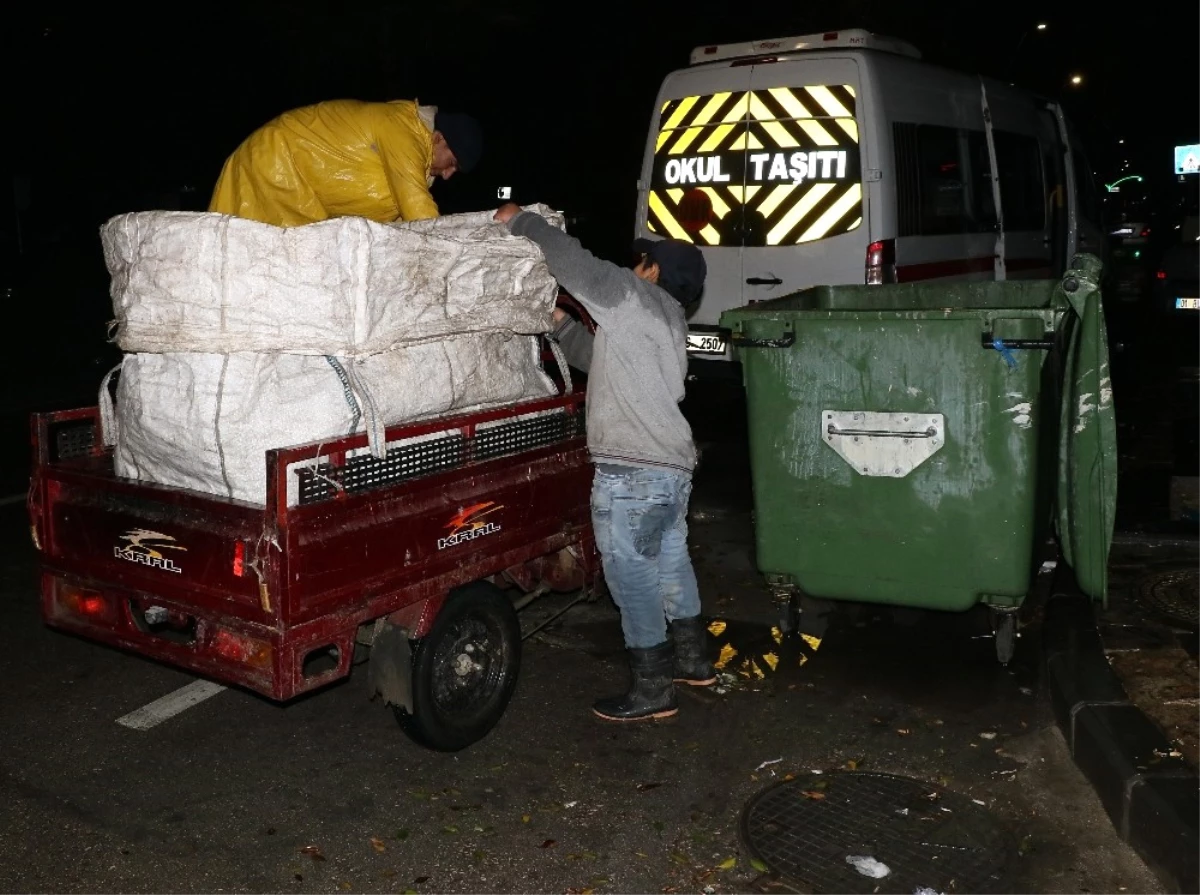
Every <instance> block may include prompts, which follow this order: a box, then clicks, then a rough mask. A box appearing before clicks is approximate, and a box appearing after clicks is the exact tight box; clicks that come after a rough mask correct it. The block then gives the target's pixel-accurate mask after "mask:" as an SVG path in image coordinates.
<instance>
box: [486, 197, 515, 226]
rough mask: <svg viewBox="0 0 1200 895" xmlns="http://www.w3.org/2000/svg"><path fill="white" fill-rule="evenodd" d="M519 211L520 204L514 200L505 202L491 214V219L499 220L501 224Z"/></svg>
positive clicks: (505, 222)
mask: <svg viewBox="0 0 1200 895" xmlns="http://www.w3.org/2000/svg"><path fill="white" fill-rule="evenodd" d="M520 211H521V206H520V205H518V204H517V203H516V202H505V203H504V204H503V205H501V206H500V207H499V208H498V209H497V210H496V213H495V214H494V215H492V220H494V221H499V222H500V223H502V224H507V223H508V222H509V221H510V220H512V217H513V215H516V214H519V213H520Z"/></svg>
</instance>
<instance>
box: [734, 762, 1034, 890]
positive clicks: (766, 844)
mask: <svg viewBox="0 0 1200 895" xmlns="http://www.w3.org/2000/svg"><path fill="white" fill-rule="evenodd" d="M741 833H742V840H743V842H744V843H745V845H746V848H747V850H748V851H749V852H750V853H751V854H752V855H753V856H754V857H756V858H757V859H758V860H760V861H762V862H763V863H764V864H766V865H767V867H768V868H769V869H770V870H771V871H772V872H773V873H775V874H776V875H778V877H779V878H780V882H782V883H784V884H786V885H789V886H791V887H793V888H795V889H797V890H799V891H801V892H812V893H823V892H863V893H874V892H889V893H891V892H896V893H904V895H911V893H913V892H915V891H916V890H917V889H932V890H934V891H935V892H980V893H985V892H1007V891H1010V889H1009V887H1008V875H1009V874H1008V871H1009V868H1010V861H1011V860H1012V856H1013V849H1012V843H1011V839H1010V837H1009V836H1008V835H1007V834H1006V833H1005V832H1004V830H1003V829H1002V828H1001V827H1000V825H999V823H998V821H997V820H996V819H995V818H993V817H992V815H991V814H989V813H988V812H987V811H986V810H985V809H984V808H983V807H981V806H979V805H977V804H975V802H973V801H972V800H971V799H969V798H967V797H965V796H962V795H960V794H958V793H953V792H947V791H946V790H944V789H942V788H941V787H938V786H931V785H929V784H928V783H923V782H922V781H920V780H913V779H911V778H909V777H896V776H893V775H891V774H873V773H865V772H862V771H835V772H832V773H827V774H819V775H818V774H813V775H805V776H804V777H802V778H797V779H795V780H788V781H785V782H783V783H778V784H776V785H775V786H772V787H770V788H768V789H765V790H763V791H762V792H760V793H759V794H758V795H756V796H754V798H752V799H751V800H750V802H749V804H747V805H746V808H745V810H744V811H743V812H742V823H741ZM851 859H852V860H851ZM867 859H872V860H867ZM879 865H884V867H886V870H887V873H886V875H880V874H882V873H883V870H884V867H880V866H879ZM859 867H861V868H862V870H860V869H858V868H859ZM864 870H865V871H867V872H868V873H874V874H876V875H867V874H866V873H864V872H862V871H864Z"/></svg>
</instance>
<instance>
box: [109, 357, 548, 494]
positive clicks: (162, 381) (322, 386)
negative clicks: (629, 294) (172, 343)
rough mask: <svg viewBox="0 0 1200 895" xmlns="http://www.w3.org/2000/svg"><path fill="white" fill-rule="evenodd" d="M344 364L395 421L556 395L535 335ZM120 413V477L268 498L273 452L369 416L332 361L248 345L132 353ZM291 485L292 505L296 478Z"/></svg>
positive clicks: (122, 380) (123, 371) (343, 431)
mask: <svg viewBox="0 0 1200 895" xmlns="http://www.w3.org/2000/svg"><path fill="white" fill-rule="evenodd" d="M339 363H340V364H341V366H342V368H343V371H344V372H347V373H348V374H349V378H351V379H353V380H354V381H355V383H356V386H358V387H359V388H360V390H361V392H363V393H365V394H366V395H367V396H369V399H370V401H371V402H373V404H374V406H375V408H376V409H377V411H378V414H379V418H380V420H381V421H382V422H383V423H384V424H386V425H393V424H396V423H401V422H409V421H414V420H418V419H423V418H427V417H433V416H438V415H441V414H446V413H451V412H466V411H471V410H477V409H485V408H489V407H495V406H500V405H504V404H510V403H513V402H517V401H525V400H532V399H534V398H540V397H545V396H547V395H552V394H554V393H555V386H554V384H553V382H552V381H551V380H550V379H549V378H548V377H547V376H546V375H545V373H544V372H543V371H542V369H541V366H540V363H539V346H538V340H537V339H536V338H535V337H531V336H504V335H501V334H475V335H465V336H457V337H454V338H451V339H446V340H444V341H440V342H427V343H422V344H419V345H412V346H408V347H404V348H397V349H395V350H393V351H388V352H384V353H382V354H376V355H371V356H369V357H364V358H358V359H357V360H355V359H350V358H343V359H339ZM107 394H108V392H107V388H104V389H102V390H101V404H102V406H103V405H104V404H105V401H106V399H107ZM356 411H358V413H356ZM356 416H359V419H358V420H357V424H355V418H356ZM113 418H114V419H115V429H116V431H115V433H111V432H107V431H106V432H105V439H106V441H111V440H112V436H113V435H114V434H115V441H116V450H115V452H114V455H115V471H116V473H117V475H119V476H124V477H127V478H134V479H140V480H142V481H147V482H155V483H158V484H162V485H170V486H174V487H180V488H189V489H193V490H197V491H204V492H208V493H211V494H219V495H222V496H229V497H234V498H237V499H239V500H245V501H250V502H252V503H256V504H259V505H261V504H263V503H264V502H265V500H266V459H265V453H266V451H268V450H269V449H271V448H280V447H289V446H294V445H299V444H305V443H308V442H313V441H320V440H323V439H329V440H332V439H335V438H340V437H342V436H344V435H347V434H349V433H350V432H352V431H359V432H361V431H363V430H364V428H365V427H366V426H367V424H368V422H369V420H368V417H367V414H366V413H365V412H362V408H361V405H360V403H359V401H357V400H355V399H353V398H350V399H349V400H348V397H347V394H346V386H345V385H344V383H343V379H342V377H341V376H339V373H338V371H337V370H336V369H335V368H334V367H333V366H332V365H331V364H330V363H329V361H328V360H327V359H326V358H324V357H318V356H307V355H294V354H257V353H245V352H240V353H234V354H209V353H205V354H199V353H170V354H129V355H126V356H125V358H124V360H123V362H122V365H121V368H120V377H119V379H118V381H117V388H116V405H115V408H113ZM288 490H289V502H291V503H294V502H295V493H296V492H295V482H289V488H288Z"/></svg>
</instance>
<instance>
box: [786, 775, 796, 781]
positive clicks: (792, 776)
mask: <svg viewBox="0 0 1200 895" xmlns="http://www.w3.org/2000/svg"><path fill="white" fill-rule="evenodd" d="M783 779H784V780H795V779H796V775H795V774H784V775H783Z"/></svg>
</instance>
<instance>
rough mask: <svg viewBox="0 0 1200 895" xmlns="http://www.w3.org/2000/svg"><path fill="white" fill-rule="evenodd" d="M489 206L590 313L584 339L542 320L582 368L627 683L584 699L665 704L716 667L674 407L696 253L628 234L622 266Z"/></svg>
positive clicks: (511, 209)
mask: <svg viewBox="0 0 1200 895" xmlns="http://www.w3.org/2000/svg"><path fill="white" fill-rule="evenodd" d="M495 219H496V220H497V221H501V222H502V223H504V224H506V225H507V226H508V229H509V230H510V231H511V232H512V233H513V234H514V235H516V236H524V237H525V238H527V239H529V240H531V241H533V242H535V243H537V245H538V246H540V247H541V249H542V252H543V253H544V254H545V256H546V264H547V265H548V267H549V268H550V273H551V274H553V275H554V277H555V279H557V280H558V282H559V284H560V285H561V286H562V287H563V289H564V290H566V291H567V292H568V293H570V295H571V296H572V297H573V298H575V299H576V300H577V301H578V302H579V303H580V304H581V305H582V306H583V307H584V308H585V309H586V310H587V312H588V313H589V314H590V315H591V317H592V319H593V320H594V321H595V322H596V335H595V337H594V339H593V337H592V335H591V334H590V333H589V332H588V331H587V329H586V328H585V327H583V326H582V325H581V324H579V323H578V322H577V321H576V320H575V319H574V318H573V317H571V316H569V315H568V314H566V313H565V312H564V311H562V310H561V309H556V310H555V312H554V319H555V322H556V327H555V330H554V333H553V334H552V338H554V339H556V340H557V341H558V342H559V344H560V345H561V347H562V348H563V353H564V354H565V355H566V358H567V361H568V363H570V364H571V366H573V367H576V368H577V369H580V370H583V371H584V372H586V373H587V374H588V385H587V430H588V451H589V452H590V453H591V456H592V462H593V463H595V464H596V475H595V479H594V481H593V485H592V528H593V529H594V531H595V535H596V545H597V547H598V548H599V550H600V556H601V561H602V564H603V567H604V578H605V581H606V583H607V584H608V589H609V591H610V592H611V593H612V596H613V601H614V602H615V603H616V604H617V607H618V608H619V609H620V610H621V629H622V632H623V633H624V636H625V646H626V647H627V648H628V653H629V668H630V677H631V684H630V687H629V689H628V691H627V692H626V693H624V694H621V695H619V696H614V697H610V698H606V699H599V700H597V701H596V703H595V705H594V706H593V709H592V710H593V711H594V712H595V713H596V714H597V715H599V716H600V717H601V718H604V719H605V720H609V721H636V720H642V719H646V718H663V717H667V716H669V715H674V714H675V713H676V712H677V711H678V708H677V705H676V700H675V683H676V682H679V683H686V684H692V685H696V686H707V685H709V684H712V683H714V682H715V681H716V672H715V670H714V669H713V666H712V663H711V662H710V661H709V659H708V657H707V652H708V650H707V643H708V641H707V631H706V630H705V628H704V624H703V621H702V620H701V618H700V594H699V590H698V588H697V585H696V574H695V571H694V570H693V569H692V561H691V557H690V556H689V554H688V547H687V511H688V499H689V497H690V495H691V493H692V470H693V468H694V467H695V465H696V448H695V445H694V444H693V442H692V430H691V427H690V426H689V425H688V423H687V420H686V419H684V416H683V413H682V412H681V411H680V409H679V402H680V401H681V400H683V394H684V377H685V375H686V373H687V324H686V323H685V321H684V307H685V306H686V305H688V304H691V303H692V302H693V301H695V300H696V299H698V298H699V297H700V292H701V290H702V289H703V287H704V277H705V275H706V273H707V268H706V266H705V263H704V256H703V255H702V254H701V253H700V250H699V249H698V248H696V247H695V246H694V245H692V244H691V243H688V242H683V241H681V240H675V239H666V240H659V241H651V240H638V241H636V242H635V243H634V250H635V252H637V253H639V254H641V256H642V258H641V260H640V261H639V262H638V264H637V266H636V267H634V268H633V269H632V270H629V269H626V268H622V267H618V266H617V265H615V264H612V263H610V262H608V261H603V260H601V259H599V258H597V257H596V256H595V255H593V254H592V253H591V252H589V251H587V250H586V249H584V248H583V246H581V245H580V244H579V241H578V240H576V239H574V238H573V237H570V236H568V235H567V234H566V233H564V232H562V231H561V230H559V229H557V228H556V227H553V226H551V225H550V224H549V223H548V222H547V221H546V220H545V219H543V218H542V217H541V216H539V215H537V214H535V213H533V212H528V211H522V210H521V208H520V207H519V206H517V205H515V204H512V203H509V204H507V205H504V206H502V207H501V208H500V209H499V210H498V211H497V212H496V215H495Z"/></svg>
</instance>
